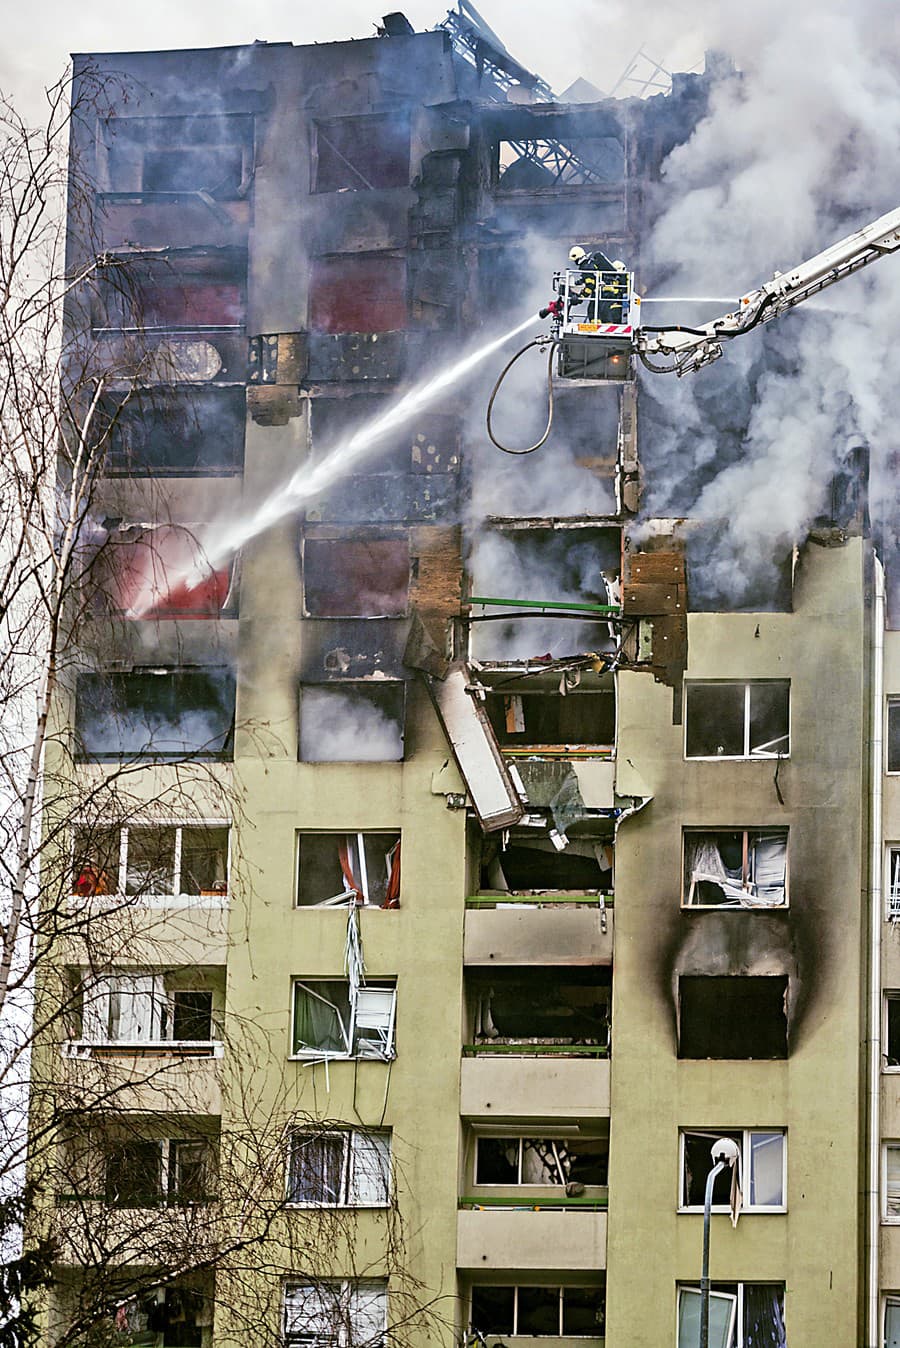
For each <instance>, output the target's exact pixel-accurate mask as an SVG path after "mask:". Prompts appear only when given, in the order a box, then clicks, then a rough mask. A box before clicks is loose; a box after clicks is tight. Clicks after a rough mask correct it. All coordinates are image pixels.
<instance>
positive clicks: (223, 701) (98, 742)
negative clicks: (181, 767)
mask: <svg viewBox="0 0 900 1348" xmlns="http://www.w3.org/2000/svg"><path fill="white" fill-rule="evenodd" d="M233 730H234V678H233V676H232V674H231V672H230V670H227V669H224V668H221V667H208V668H205V669H178V670H170V669H163V670H156V669H135V670H132V671H131V672H130V673H127V674H80V675H79V676H78V684H77V692H76V703H75V739H76V756H77V757H78V758H79V759H82V760H84V759H90V758H99V759H115V758H124V757H131V756H133V757H148V758H163V759H165V758H185V757H197V758H230V757H231V754H232V737H233Z"/></svg>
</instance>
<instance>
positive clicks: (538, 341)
mask: <svg viewBox="0 0 900 1348" xmlns="http://www.w3.org/2000/svg"><path fill="white" fill-rule="evenodd" d="M548 343H549V345H550V352H549V355H548V357H547V425H546V427H545V429H544V434H543V435H542V436H541V438H540V440H537V441H535V443H534V444H533V445H529V446H528V447H527V449H510V447H509V446H508V445H503V444H501V443H500V441H499V440H498V439H497V437H496V435H495V434H494V431H493V427H492V425H491V414H492V412H493V410H494V402H495V400H496V397H497V394H498V393H499V392H500V386H501V384H502V383H503V381H504V379H505V378H506V376H507V374H508V373H509V371H510V370H511V369H512V367H513V366H514V365H515V363H516V361H517V360H518V359H519V357H520V356H524V355H525V352H526V351H530V350H531V348H532V347H533V346H541V347H543V346H546V345H547V344H548ZM558 345H559V343H558V342H557V340H556V339H555V338H554V337H533V338H532V340H531V341H530V342H527V343H526V344H525V346H523V347H522V349H521V350H520V351H517V352H516V354H515V355H514V356H513V357H512V359H511V360H508V361H507V362H506V364H505V365H504V367H503V369H502V370H501V371H500V375H499V377H498V379H497V382H496V384H495V385H494V387H493V389H492V391H491V396H490V400H489V402H488V406H487V433H488V436H489V437H490V440H491V443H492V444H494V445H496V446H497V448H498V449H500V450H502V451H503V453H504V454H533V453H534V451H535V450H536V449H540V447H541V445H543V444H546V442H547V440H548V438H549V436H550V431H551V430H552V428H553V352H554V351H555V350H556V348H557V346H558Z"/></svg>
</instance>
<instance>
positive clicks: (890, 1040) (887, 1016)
mask: <svg viewBox="0 0 900 1348" xmlns="http://www.w3.org/2000/svg"><path fill="white" fill-rule="evenodd" d="M883 1034H884V1064H885V1066H886V1067H900V992H887V993H885V997H884V1030H883Z"/></svg>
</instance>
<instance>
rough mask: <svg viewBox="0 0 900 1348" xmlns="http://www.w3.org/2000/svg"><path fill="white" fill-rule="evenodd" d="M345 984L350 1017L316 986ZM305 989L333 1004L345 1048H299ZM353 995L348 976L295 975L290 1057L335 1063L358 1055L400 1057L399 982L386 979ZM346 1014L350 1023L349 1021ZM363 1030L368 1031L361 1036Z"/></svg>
mask: <svg viewBox="0 0 900 1348" xmlns="http://www.w3.org/2000/svg"><path fill="white" fill-rule="evenodd" d="M317 983H318V984H320V985H322V984H327V983H341V984H346V986H347V990H348V1002H349V1017H347V1016H346V1011H345V1009H344V1008H343V1007H341V1006H338V1005H337V1004H336V1003H335V1002H332V1001H330V1000H329V999H328V998H327V997H325V996H323V994H322V993H321V992H318V991H317V989H316V984H317ZM298 988H303V989H304V990H305V991H306V992H307V993H309V994H310V995H311V996H313V997H317V998H318V999H319V1001H320V1002H324V1003H325V1005H326V1006H330V1007H331V1008H332V1010H333V1011H334V1013H335V1015H336V1016H337V1020H338V1024H339V1026H340V1030H341V1037H342V1038H343V1040H344V1049H343V1051H341V1050H339V1049H326V1048H314V1047H311V1048H297V1047H296V1045H295V1044H294V1024H295V1019H296V998H297V990H298ZM349 994H350V982H349V980H348V979H345V978H294V979H293V980H292V982H291V1025H290V1045H291V1051H290V1053H289V1054H288V1057H289V1058H291V1059H293V1060H295V1061H298V1062H335V1061H343V1060H350V1059H356V1058H365V1059H374V1060H375V1061H377V1062H391V1061H392V1060H393V1059H394V1058H395V1057H396V1056H397V1049H396V1033H395V1032H396V1018H397V984H396V982H388V981H387V980H386V979H385V980H384V981H381V982H378V983H375V984H372V985H368V986H366V985H364V986H362V987H360V988H358V989H357V993H356V999H355V1002H354V1000H353V998H352V997H351V996H350V995H349ZM345 1017H346V1023H345ZM360 1030H363V1031H366V1032H367V1033H365V1034H363V1035H361V1034H360Z"/></svg>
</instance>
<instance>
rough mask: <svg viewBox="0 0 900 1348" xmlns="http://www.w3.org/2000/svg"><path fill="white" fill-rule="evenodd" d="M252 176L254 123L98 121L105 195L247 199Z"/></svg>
mask: <svg viewBox="0 0 900 1348" xmlns="http://www.w3.org/2000/svg"><path fill="white" fill-rule="evenodd" d="M252 173H253V119H252V117H249V116H246V115H219V116H215V117H111V118H109V119H108V120H106V121H104V122H101V123H100V140H99V144H98V180H99V184H100V186H101V188H102V189H103V190H104V191H105V192H106V193H112V194H116V195H125V194H127V195H129V196H131V195H146V194H148V193H162V194H165V195H169V194H171V193H178V194H185V193H191V194H195V195H201V196H207V197H209V198H210V199H211V200H212V201H213V202H216V201H231V200H235V199H236V198H239V197H241V196H244V195H246V193H247V191H248V190H249V187H250V183H251V181H252Z"/></svg>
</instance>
